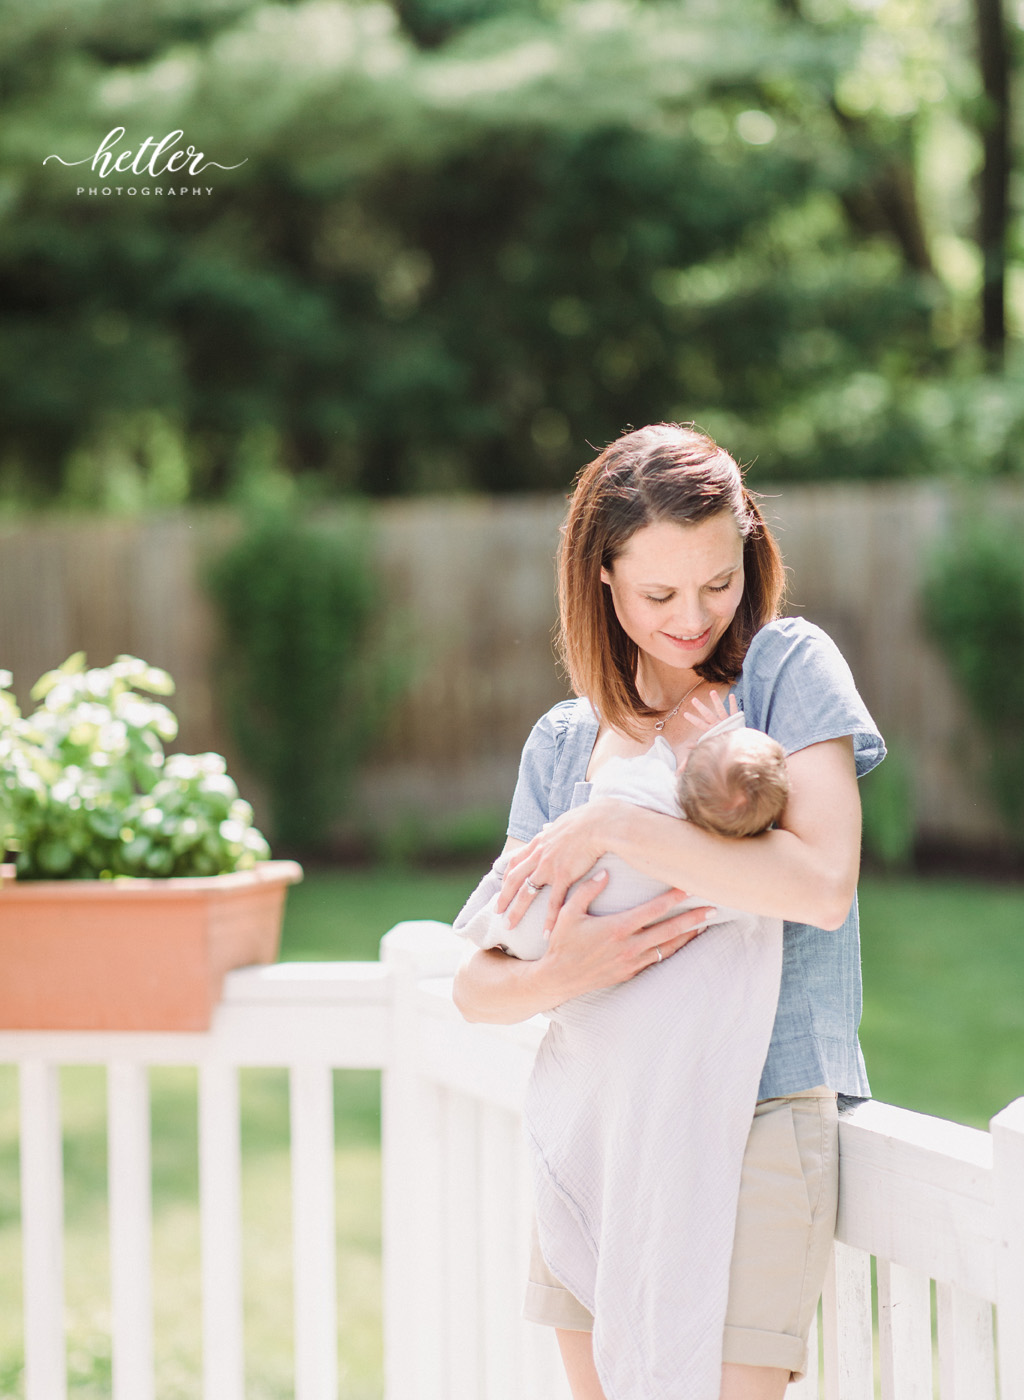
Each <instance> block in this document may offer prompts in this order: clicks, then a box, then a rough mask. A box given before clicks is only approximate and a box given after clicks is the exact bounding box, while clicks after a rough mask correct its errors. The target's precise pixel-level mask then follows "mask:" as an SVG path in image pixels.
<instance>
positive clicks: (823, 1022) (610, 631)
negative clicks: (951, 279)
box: [455, 424, 884, 1400]
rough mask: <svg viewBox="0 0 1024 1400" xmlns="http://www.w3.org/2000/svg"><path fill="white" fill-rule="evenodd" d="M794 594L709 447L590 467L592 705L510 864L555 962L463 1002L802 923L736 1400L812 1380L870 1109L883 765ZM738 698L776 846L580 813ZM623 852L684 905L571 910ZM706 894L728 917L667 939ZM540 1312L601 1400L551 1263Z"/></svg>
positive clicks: (571, 726)
mask: <svg viewBox="0 0 1024 1400" xmlns="http://www.w3.org/2000/svg"><path fill="white" fill-rule="evenodd" d="M783 582H784V571H783V567H782V562H781V558H780V556H779V552H778V548H777V546H776V545H775V542H774V540H773V539H772V537H771V534H770V533H769V531H768V530H767V528H766V526H765V524H764V522H763V520H762V518H761V515H760V513H759V511H758V509H757V506H756V505H755V503H754V501H753V499H752V497H751V496H750V494H749V493H748V492H747V491H746V489H745V488H744V487H743V484H742V480H741V477H740V473H739V469H738V468H737V466H736V464H735V462H734V461H733V460H732V458H731V457H729V456H728V454H726V453H725V452H723V451H721V449H719V448H718V447H717V446H716V445H715V444H714V443H713V442H712V441H711V440H710V439H709V438H707V437H705V436H704V435H703V434H701V433H698V432H696V431H694V430H693V429H691V428H683V427H679V426H676V425H672V424H661V425H657V426H654V427H649V428H643V429H640V430H639V431H636V432H632V433H628V434H626V435H625V436H624V437H622V438H620V439H619V440H618V441H617V442H615V443H613V444H612V445H611V447H609V448H608V449H607V450H606V451H605V452H604V453H602V454H601V456H600V457H598V459H597V460H596V461H595V462H593V463H592V464H591V465H590V466H589V467H587V468H586V469H585V470H584V471H583V472H582V473H581V476H580V478H579V481H578V483H577V486H576V490H575V492H574V495H573V499H572V503H571V506H570V510H569V515H568V519H567V522H566V526H565V530H564V538H563V543H562V549H561V556H560V565H559V602H560V615H561V635H562V646H563V653H564V657H565V661H566V665H567V669H568V671H569V675H570V678H571V680H572V684H573V688H574V689H575V691H576V693H577V695H578V696H580V697H581V698H580V699H579V700H576V701H568V702H564V703H563V704H562V705H558V706H555V708H554V709H553V710H552V711H550V712H549V713H548V714H547V715H545V716H544V717H543V718H542V719H541V720H540V721H539V722H538V724H537V725H536V726H535V728H534V731H533V733H532V734H531V736H530V739H529V741H528V742H527V745H526V748H525V749H524V752H523V760H522V764H521V767H520V777H519V783H518V785H517V788H516V793H515V796H514V798H513V803H512V812H511V816H510V821H509V842H508V846H507V847H506V849H507V850H511V851H514V855H513V858H512V860H511V861H510V863H509V868H508V871H507V873H506V877H505V880H506V887H505V891H504V894H503V900H504V903H505V906H506V908H507V911H508V914H509V918H510V919H511V921H512V922H515V921H516V920H517V919H518V918H519V917H520V916H521V914H522V912H523V910H524V909H525V908H526V907H527V906H528V905H529V903H530V902H531V901H532V899H533V898H534V897H535V896H536V894H537V892H538V891H539V890H540V889H542V888H544V887H545V886H550V889H551V897H550V906H549V907H550V910H551V911H553V912H551V913H550V914H549V919H551V920H552V927H551V935H550V943H549V948H548V952H547V953H546V955H545V956H544V957H542V958H541V959H539V960H538V961H536V962H520V961H517V960H515V959H512V958H508V957H506V956H504V955H503V954H502V953H500V952H497V951H480V952H477V953H476V954H474V956H473V957H472V958H471V959H470V960H469V961H468V962H467V963H466V964H465V965H464V967H463V968H462V970H461V971H460V973H459V976H458V978H457V979H456V991H455V995H456V1001H457V1003H458V1005H459V1007H460V1009H461V1010H462V1012H463V1014H464V1015H465V1016H466V1017H467V1018H468V1019H470V1020H480V1021H495V1022H512V1021H519V1020H524V1019H526V1018H527V1017H529V1016H532V1015H534V1014H536V1013H538V1012H543V1011H549V1010H551V1009H552V1008H554V1007H556V1006H559V1005H561V1004H562V1003H564V1002H566V1001H568V1000H569V999H571V998H575V997H579V996H582V995H584V994H587V993H591V992H595V991H598V990H599V989H602V988H609V987H615V986H618V985H620V984H623V983H626V982H628V981H630V980H631V979H632V978H634V977H635V976H636V975H637V973H639V972H640V971H642V970H643V969H644V968H646V967H649V966H652V965H653V964H655V963H657V962H659V961H661V960H663V959H665V958H668V957H671V956H673V955H674V954H675V953H677V952H678V951H679V950H680V949H681V948H683V947H684V946H685V945H686V944H687V943H688V942H689V941H690V940H691V939H693V938H694V937H695V936H696V935H697V934H699V933H701V932H702V930H703V929H704V927H705V925H706V924H707V922H708V921H709V920H710V919H712V918H713V916H714V912H715V906H717V905H728V906H731V907H733V908H736V909H741V910H748V911H751V912H752V913H755V914H758V915H762V916H766V917H768V918H780V919H782V920H785V921H786V922H785V932H784V944H783V947H784V951H783V972H782V987H781V992H780V996H779V1003H778V1012H777V1015H776V1020H775V1028H774V1032H773V1034H772V1039H771V1045H770V1048H769V1052H768V1057H767V1060H766V1062H765V1065H764V1070H763V1074H762V1076H761V1083H760V1088H759V1090H758V1100H759V1102H758V1104H757V1109H756V1112H755V1117H754V1121H753V1123H752V1125H751V1128H750V1134H749V1138H748V1143H747V1150H746V1155H745V1157H744V1161H743V1170H742V1183H741V1187H740V1193H739V1204H738V1209H737V1220H736V1233H735V1241H734V1246H733V1254H732V1261H731V1273H730V1283H729V1295H728V1309H727V1313H726V1320H725V1333H724V1344H723V1353H722V1355H723V1366H722V1383H721V1397H722V1400H777V1397H779V1396H781V1395H782V1394H783V1393H784V1391H785V1387H786V1385H787V1384H788V1382H789V1380H790V1379H791V1377H792V1376H794V1375H799V1374H801V1373H802V1371H803V1369H804V1367H805V1365H806V1339H807V1333H808V1330H809V1327H810V1322H811V1318H812V1316H813V1311H814V1307H815V1305H816V1302H817V1297H818V1294H819V1292H820V1288H821V1283H822V1280H823V1277H824V1270H825V1266H826V1263H827V1260H828V1254H829V1247H830V1242H831V1236H832V1231H833V1228H834V1218H835V1207H836V1199H837V1170H838V1158H837V1143H838V1126H837V1113H836V1095H837V1094H842V1095H850V1096H854V1097H861V1096H865V1095H866V1094H867V1093H868V1085H867V1079H866V1076H865V1073H864V1066H863V1060H862V1057H861V1055H860V1050H859V1047H858V1045H857V1034H856V1032H857V1024H858V1021H859V1017H860V971H859V968H860V959H859V943H858V933H857V912H856V900H855V894H856V881H857V874H858V865H859V851H860V806H859V800H858V795H857V787H856V779H857V777H858V776H860V775H861V774H863V773H865V772H867V771H869V769H870V768H871V767H873V766H874V765H875V763H877V762H879V761H880V760H881V758H882V756H883V755H884V747H883V745H882V742H881V738H880V736H879V735H878V732H877V730H876V728H875V726H874V724H873V722H872V720H871V718H870V716H869V715H868V713H867V711H866V709H865V707H864V705H863V702H862V701H861V700H860V697H859V696H858V695H857V692H856V689H855V687H854V685H853V681H852V678H851V677H850V674H849V670H848V668H847V667H846V665H845V663H844V662H843V660H842V658H841V656H840V655H839V653H838V651H837V650H836V648H835V647H834V645H833V644H832V643H831V642H830V641H829V639H828V638H827V637H826V636H825V635H824V634H823V633H822V632H820V631H819V629H817V628H814V627H812V626H811V625H810V624H808V623H805V622H803V621H802V620H800V619H784V620H781V621H780V620H777V614H778V609H779V605H780V602H781V596H782V591H783ZM725 682H729V683H735V692H734V693H735V695H736V698H737V700H738V702H739V704H740V707H741V708H742V709H743V710H744V713H745V715H746V719H747V722H748V723H749V724H750V725H752V726H753V727H755V728H758V729H761V730H763V731H765V732H767V733H768V734H770V735H771V736H772V737H774V738H776V739H778V740H779V742H780V743H781V744H782V746H783V748H784V749H785V750H786V752H787V756H788V757H787V765H788V770H789V780H790V797H789V801H788V804H787V808H786V814H785V817H784V820H783V822H782V823H781V824H780V825H779V827H778V828H777V829H775V830H772V831H769V832H766V833H765V834H764V835H762V836H759V837H753V838H742V839H739V838H728V837H720V836H715V835H713V834H711V833H708V832H705V831H701V830H699V829H698V828H696V827H695V826H693V825H692V824H688V823H682V822H679V821H676V820H674V819H673V818H670V817H666V816H663V815H661V814H659V813H655V812H649V811H640V810H638V809H636V808H635V807H631V806H628V805H627V804H621V803H617V802H614V801H611V800H604V801H598V802H594V803H591V804H588V803H586V802H585V801H584V802H583V803H582V804H581V805H574V802H573V799H574V796H576V797H579V796H585V789H584V790H583V792H582V793H580V792H578V791H577V784H578V783H586V782H587V781H589V780H590V779H592V778H593V776H594V773H595V772H596V771H597V770H598V769H599V768H600V767H601V765H602V764H604V763H605V762H606V761H607V760H608V759H609V758H611V757H613V756H621V757H629V756H631V755H635V754H639V753H642V752H644V751H646V750H647V749H648V748H650V746H651V744H652V743H653V740H654V738H655V736H656V733H661V734H663V735H664V737H665V738H666V739H667V740H668V741H669V743H671V744H672V745H673V747H674V748H681V747H682V745H683V743H684V742H685V739H686V738H687V733H686V728H687V727H686V721H685V715H684V713H683V706H684V702H687V701H692V700H693V699H702V700H705V701H706V700H707V699H708V698H709V697H710V692H711V690H712V688H713V687H714V686H717V687H718V688H719V689H722V688H724V685H723V683H725ZM570 808H572V810H570ZM606 852H611V853H612V854H614V855H617V856H619V857H620V858H622V859H623V860H625V861H626V862H627V863H628V864H630V865H632V866H633V867H635V868H636V869H637V870H639V871H641V872H643V873H645V874H648V875H651V876H653V877H655V878H656V879H659V880H662V881H664V882H665V883H667V884H669V885H671V886H673V887H675V888H674V889H673V890H671V891H670V892H669V893H668V894H666V895H664V896H661V897H660V898H659V899H656V900H653V901H651V902H650V903H648V904H647V905H646V906H641V907H640V908H639V909H636V910H633V911H630V912H629V913H627V914H622V915H610V916H604V917H595V916H591V915H589V914H588V913H587V910H588V908H589V905H590V903H591V901H592V900H593V899H594V898H595V896H596V894H597V892H598V890H599V889H600V881H599V879H596V880H592V881H588V882H585V883H584V884H583V885H582V886H581V887H580V888H579V889H578V890H576V891H575V892H574V893H573V894H572V895H571V896H570V897H568V898H566V894H567V892H568V890H569V887H570V885H571V884H573V883H574V882H575V881H576V880H578V879H579V878H580V877H581V876H582V875H584V874H585V873H586V872H587V871H588V870H589V869H590V868H591V866H592V865H593V864H594V863H595V861H596V860H597V859H598V858H599V857H600V856H602V855H603V854H605V853H606ZM688 890H693V891H696V892H699V894H700V896H701V898H702V899H705V900H710V901H714V905H710V906H702V907H700V908H697V909H695V910H691V911H690V912H689V913H685V914H681V915H676V916H675V917H673V918H672V919H670V920H669V921H667V922H662V923H657V925H656V926H654V927H652V926H651V925H652V924H654V921H655V920H658V919H659V918H662V917H663V916H664V915H665V914H666V913H667V912H668V911H669V910H670V909H671V908H673V906H674V905H675V904H677V903H678V900H679V897H680V892H685V891H688ZM563 901H564V903H563ZM715 932H716V931H715V929H714V928H712V929H710V930H709V932H708V933H707V934H706V937H708V938H714V937H715ZM680 1267H681V1268H682V1267H684V1265H683V1262H682V1261H681V1262H680ZM528 1309H529V1311H528V1315H530V1316H531V1317H533V1319H534V1320H536V1321H546V1322H549V1323H550V1324H551V1325H554V1326H555V1327H556V1328H557V1329H558V1339H559V1345H560V1347H561V1351H562V1355H563V1359H564V1361H565V1365H566V1370H567V1373H568V1376H569V1380H570V1385H571V1387H572V1392H573V1396H574V1400H602V1397H603V1392H602V1389H601V1385H600V1382H599V1380H598V1376H597V1373H596V1370H595V1368H594V1362H593V1355H592V1349H591V1341H590V1335H589V1332H590V1325H591V1319H590V1318H589V1316H588V1315H587V1314H586V1312H585V1310H584V1309H582V1308H581V1307H580V1305H579V1304H578V1302H577V1300H575V1299H574V1298H573V1297H572V1295H570V1294H568V1293H567V1291H566V1290H565V1289H564V1288H563V1287H562V1286H561V1285H560V1283H559V1281H558V1280H557V1279H555V1278H554V1277H553V1276H552V1275H550V1273H548V1272H547V1271H546V1268H545V1265H544V1263H543V1260H542V1259H539V1258H535V1260H534V1263H533V1265H532V1268H531V1285H530V1294H529V1300H528Z"/></svg>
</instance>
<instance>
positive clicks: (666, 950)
mask: <svg viewBox="0 0 1024 1400" xmlns="http://www.w3.org/2000/svg"><path fill="white" fill-rule="evenodd" d="M607 881H608V872H607V871H605V870H601V871H598V873H597V874H596V875H595V876H594V877H593V878H592V879H590V880H584V881H583V883H582V884H581V885H580V887H579V889H577V890H574V891H573V893H572V894H571V895H570V896H569V898H568V899H567V900H566V901H565V903H564V904H563V905H562V906H561V907H560V909H559V911H558V916H557V918H555V920H554V926H553V928H552V930H551V937H550V941H549V943H548V951H547V953H546V954H545V956H544V959H543V960H544V961H546V962H547V964H548V967H547V972H548V976H549V978H551V979H552V981H553V983H554V985H556V986H557V987H558V988H559V989H560V991H559V1002H561V1001H565V1000H568V998H569V997H572V996H581V995H582V994H583V993H584V992H594V991H600V990H601V989H602V988H605V987H615V986H618V985H619V983H620V982H628V981H629V980H630V978H632V977H635V976H636V975H637V973H638V972H642V971H643V970H644V968H645V967H651V966H653V965H654V963H657V962H662V961H663V960H664V959H665V958H668V957H671V955H672V954H673V953H676V952H678V951H679V949H680V948H682V947H684V946H685V944H687V943H689V941H690V940H691V938H696V937H697V935H698V934H699V933H703V932H704V929H705V927H706V926H707V921H708V919H710V918H711V916H712V915H713V914H714V913H715V910H714V909H713V908H701V909H690V910H688V911H687V912H686V913H685V914H677V915H676V916H675V917H674V918H672V919H666V918H665V915H666V914H667V913H668V912H669V910H670V909H672V908H674V907H675V906H676V905H677V904H679V902H680V901H681V900H683V899H685V898H686V895H685V894H684V892H683V891H682V890H668V891H666V892H665V894H661V895H658V896H657V897H656V898H655V899H651V900H648V901H647V902H646V903H645V904H640V905H637V906H636V907H635V908H633V909H627V910H626V911H625V912H624V913H621V914H588V913H587V910H588V909H589V907H590V905H591V903H592V902H593V901H594V899H596V898H597V896H598V895H599V894H600V893H601V891H602V889H604V886H605V885H606V884H607ZM659 919H660V920H662V922H661V923H658V922H656V921H657V920H659ZM652 924H653V927H651V925H652ZM559 1002H555V1003H554V1004H555V1005H558V1004H559Z"/></svg>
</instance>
